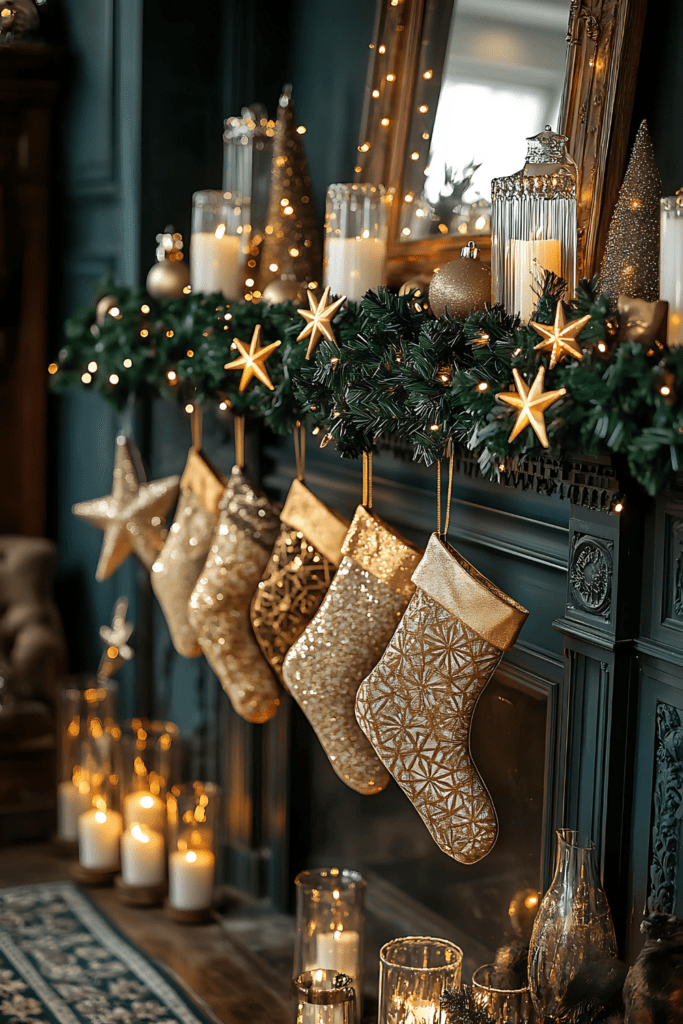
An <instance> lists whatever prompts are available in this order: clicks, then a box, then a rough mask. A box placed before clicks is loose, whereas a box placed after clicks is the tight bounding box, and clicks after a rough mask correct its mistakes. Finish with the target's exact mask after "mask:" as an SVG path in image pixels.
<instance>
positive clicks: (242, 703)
mask: <svg viewBox="0 0 683 1024" xmlns="http://www.w3.org/2000/svg"><path fill="white" fill-rule="evenodd" d="M279 512H280V508H279V506H276V505H273V504H272V502H270V501H269V500H268V498H267V497H266V496H265V494H262V493H261V492H260V491H256V490H255V489H254V487H253V486H252V485H251V483H250V482H249V480H248V479H247V478H246V477H245V475H244V473H243V472H242V470H241V469H239V468H238V467H237V466H235V467H234V469H233V471H232V475H231V477H230V480H229V481H228V486H227V487H226V489H225V493H224V494H223V497H222V498H221V500H220V502H219V518H218V526H217V529H216V531H215V533H214V535H213V539H212V542H211V547H210V551H209V552H208V556H207V559H206V563H205V565H204V568H203V569H202V571H201V574H200V576H199V579H198V580H197V584H196V586H195V588H194V590H193V591H192V596H191V598H190V603H189V613H188V614H189V619H190V622H191V624H192V627H193V629H194V631H195V635H196V636H197V637H198V639H199V644H200V647H201V649H202V651H203V652H204V654H205V655H206V659H207V661H208V662H209V664H210V665H211V668H212V669H213V670H214V672H215V673H216V675H217V676H218V679H219V680H220V683H221V686H222V687H223V689H224V690H225V692H226V693H227V695H228V697H229V698H230V700H231V702H232V706H233V707H234V709H235V711H237V713H238V714H240V715H242V717H243V718H246V720H247V721H248V722H257V723H260V722H267V721H268V719H270V718H272V717H273V715H274V714H275V713H276V712H277V709H278V707H279V704H280V698H279V696H278V688H277V682H276V680H275V678H274V676H273V674H272V672H271V670H270V668H269V667H268V664H267V662H266V661H265V660H264V658H263V655H262V654H261V649H260V648H259V646H258V644H257V643H256V640H255V639H254V635H253V633H252V630H251V624H250V622H249V606H250V603H251V598H252V596H253V594H254V591H255V590H256V587H257V585H258V582H259V580H260V579H261V574H262V573H263V570H264V569H265V567H266V563H267V562H268V556H269V553H270V551H271V548H272V546H273V542H274V541H275V538H276V536H277V533H278V528H279V526H280V515H279Z"/></svg>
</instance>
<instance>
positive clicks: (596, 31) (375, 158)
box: [355, 0, 647, 285]
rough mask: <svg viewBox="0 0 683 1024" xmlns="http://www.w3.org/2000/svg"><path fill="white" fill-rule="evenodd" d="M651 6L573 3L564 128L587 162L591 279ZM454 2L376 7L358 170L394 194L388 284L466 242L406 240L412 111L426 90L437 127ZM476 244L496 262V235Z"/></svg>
mask: <svg viewBox="0 0 683 1024" xmlns="http://www.w3.org/2000/svg"><path fill="white" fill-rule="evenodd" d="M646 4H647V0H569V9H568V31H567V44H568V47H567V65H566V72H565V82H564V91H563V98H562V105H561V111H560V125H559V131H561V132H562V133H563V134H564V135H567V136H568V137H569V151H570V153H571V154H572V156H573V157H574V159H575V161H576V163H577V166H578V168H579V192H578V202H577V211H578V222H579V244H578V277H589V276H591V275H592V274H594V273H596V272H597V270H598V268H599V266H600V260H601V257H602V253H603V250H604V246H605V241H606V237H607V230H608V228H609V221H610V218H611V215H612V211H613V209H614V204H615V202H616V197H617V193H618V191H619V187H620V185H621V181H622V177H623V173H624V169H625V165H626V158H627V155H628V144H629V133H630V127H631V114H632V111H633V99H634V94H635V87H636V78H637V71H638V61H639V58H640V43H641V38H642V34H643V27H644V22H645V9H646ZM455 6H456V5H455V3H454V2H453V0H378V3H377V14H376V18H375V30H374V36H373V42H372V43H371V44H370V61H369V67H368V77H367V82H366V88H365V100H364V106H363V117H362V127H361V134H360V139H359V144H358V153H357V157H358V159H357V161H356V168H355V173H356V181H369V182H373V183H374V184H383V185H385V186H386V187H387V188H388V189H389V190H390V192H391V193H392V194H393V196H394V202H393V204H392V210H391V214H390V218H389V242H388V263H389V268H388V280H389V284H390V285H398V284H402V283H403V282H404V281H405V280H407V279H408V278H409V277H412V276H413V275H414V274H417V273H419V272H421V271H430V272H431V271H432V270H434V268H435V267H437V266H439V265H440V264H442V263H445V262H447V261H448V260H450V259H453V258H454V256H456V255H457V254H458V253H459V251H460V249H461V248H462V246H463V245H464V244H465V242H466V241H467V238H466V237H465V236H462V235H458V236H455V235H447V236H444V237H441V238H438V237H437V238H429V239H423V240H417V241H402V242H400V241H398V224H399V216H400V201H399V200H400V189H401V183H402V181H403V177H404V161H405V157H406V148H407V142H408V132H409V128H410V115H409V113H408V112H411V111H413V109H414V107H415V103H416V100H417V98H418V96H419V100H420V102H425V97H428V98H429V99H430V102H429V104H428V105H429V106H430V109H431V111H432V113H431V114H430V123H431V124H432V125H433V117H434V115H435V113H436V105H437V103H438V98H439V93H440V90H441V77H442V73H443V65H444V61H445V57H446V47H447V42H448V28H449V27H450V20H451V18H452V16H453V11H454V8H455ZM445 18H448V22H447V23H446V22H445ZM444 25H445V29H444ZM425 67H428V68H429V69H430V70H431V71H432V76H431V78H430V79H429V80H427V81H425V80H424V77H423V75H424V72H422V71H421V69H422V68H425ZM392 75H393V76H394V78H393V79H391V80H388V78H387V76H392ZM418 76H419V78H418ZM522 142H523V140H520V145H521V144H522ZM520 165H521V160H520ZM476 241H477V245H478V246H479V248H480V249H482V257H483V258H484V259H488V255H489V254H490V246H491V240H490V237H489V236H481V235H477V237H476Z"/></svg>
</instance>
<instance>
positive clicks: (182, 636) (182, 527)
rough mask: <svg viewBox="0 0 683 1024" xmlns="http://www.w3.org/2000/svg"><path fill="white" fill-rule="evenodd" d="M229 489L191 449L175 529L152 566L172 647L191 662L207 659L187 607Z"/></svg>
mask: <svg viewBox="0 0 683 1024" xmlns="http://www.w3.org/2000/svg"><path fill="white" fill-rule="evenodd" d="M225 483H226V481H225V477H224V476H222V475H221V474H220V473H219V472H218V470H217V469H214V467H213V466H212V465H211V464H210V463H209V461H208V460H207V459H206V457H205V456H204V455H203V454H202V452H201V451H198V450H197V449H196V448H190V452H189V454H188V456H187V463H186V465H185V470H184V472H183V475H182V478H181V480H180V498H179V500H178V507H177V508H176V513H175V518H174V520H173V525H172V526H171V529H170V530H169V532H168V537H167V538H166V543H165V544H164V546H163V548H162V550H161V554H160V555H159V557H158V558H157V560H156V561H155V562H154V564H153V565H152V588H153V590H154V593H155V594H156V596H157V600H158V601H159V604H160V605H161V609H162V611H163V613H164V615H165V617H166V622H167V623H168V628H169V631H170V634H171V640H172V641H173V646H174V647H175V649H176V650H177V651H178V653H179V654H182V655H184V656H185V657H186V658H198V657H199V655H200V654H201V653H202V651H201V647H200V646H199V644H198V643H197V633H196V631H195V629H194V628H193V627H192V626H191V625H190V623H189V620H188V616H187V602H188V601H189V599H190V594H191V593H192V588H193V587H194V585H195V583H196V582H197V577H198V576H199V573H200V572H201V569H202V566H203V565H204V562H205V561H206V556H207V555H208V553H209V547H210V545H211V537H212V536H213V531H214V529H215V527H216V522H217V520H218V500H219V498H220V496H221V494H222V493H223V491H224V490H225Z"/></svg>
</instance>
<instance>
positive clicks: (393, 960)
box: [378, 936, 462, 1024]
mask: <svg viewBox="0 0 683 1024" xmlns="http://www.w3.org/2000/svg"><path fill="white" fill-rule="evenodd" d="M379 960H380V964H379V1017H378V1021H379V1024H442V1022H443V1019H444V1014H443V1012H442V1010H441V1008H440V1004H439V1001H440V999H441V993H442V992H443V991H444V989H449V990H451V991H452V990H454V989H457V988H459V986H460V983H461V980H462V950H461V949H460V948H459V947H458V946H456V945H455V944H454V943H452V942H448V941H447V940H446V939H432V938H428V937H425V936H408V937H407V938H403V939H393V940H392V941H391V942H387V943H386V945H384V946H382V948H381V950H380V953H379Z"/></svg>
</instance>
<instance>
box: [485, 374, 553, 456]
mask: <svg viewBox="0 0 683 1024" xmlns="http://www.w3.org/2000/svg"><path fill="white" fill-rule="evenodd" d="M512 375H513V377H514V379H515V387H516V388H517V394H514V392H512V391H501V392H500V393H499V394H497V395H496V398H497V399H498V400H499V401H501V402H506V403H507V405H511V406H512V407H513V408H514V409H517V410H519V411H518V413H517V421H516V423H515V425H514V427H513V429H512V433H511V434H510V436H509V438H508V444H509V443H510V442H511V441H514V439H515V438H516V437H517V435H518V434H520V433H521V432H522V431H523V430H524V428H525V427H531V429H532V430H533V432H534V433H535V435H536V437H537V438H538V440H539V441H540V442H541V444H542V445H543V447H544V448H548V447H549V445H548V435H547V434H546V430H545V416H544V415H543V414H544V412H545V410H546V409H547V408H548V406H550V405H552V404H553V402H556V401H557V400H558V398H562V396H563V395H566V394H567V389H566V388H559V389H558V390H557V391H544V390H543V381H544V379H545V367H544V366H539V368H538V373H537V374H536V376H535V378H534V382H533V384H532V385H531V387H529V385H528V384H527V383H526V382H525V381H524V379H523V377H522V375H521V374H520V372H519V370H513V371H512Z"/></svg>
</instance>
